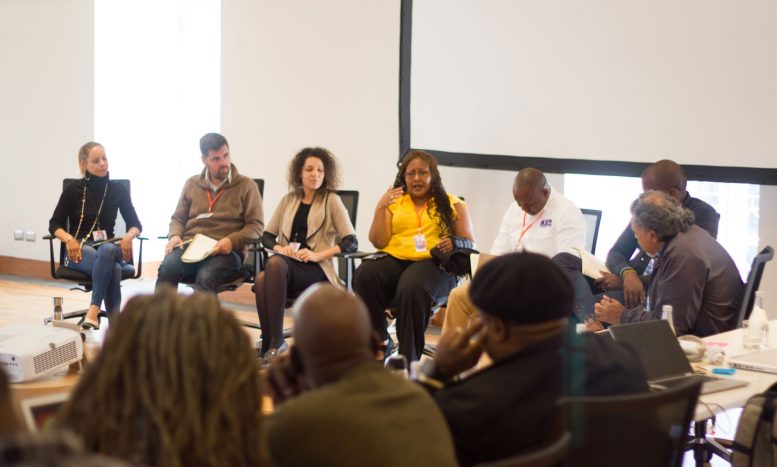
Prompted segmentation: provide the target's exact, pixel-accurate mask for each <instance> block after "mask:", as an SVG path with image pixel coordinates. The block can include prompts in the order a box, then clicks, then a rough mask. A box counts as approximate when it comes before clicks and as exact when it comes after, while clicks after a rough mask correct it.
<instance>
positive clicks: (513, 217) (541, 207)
mask: <svg viewBox="0 0 777 467" xmlns="http://www.w3.org/2000/svg"><path fill="white" fill-rule="evenodd" d="M513 198H515V202H514V203H510V206H509V207H508V208H507V212H505V215H504V217H502V225H501V226H500V227H499V233H498V234H497V236H496V239H495V240H494V245H493V246H492V247H491V251H490V254H492V255H504V254H507V253H513V252H517V251H530V252H532V253H539V254H543V255H545V256H548V257H550V258H552V257H554V256H556V255H557V254H559V253H570V254H575V255H577V252H576V251H575V250H574V249H573V248H575V247H577V248H585V235H586V228H585V220H584V219H583V214H582V213H581V212H580V209H579V208H578V207H577V206H575V205H574V203H572V201H570V200H568V199H567V198H565V197H564V195H562V194H561V193H557V192H556V191H555V190H553V189H551V187H550V186H549V185H548V182H547V180H546V179H545V174H543V173H542V172H541V171H540V170H538V169H533V168H525V169H523V170H521V171H520V172H518V175H516V176H515V181H514V182H513ZM468 290H469V282H467V283H464V284H462V285H460V286H458V287H456V288H455V289H453V290H452V291H451V293H450V295H449V296H448V306H447V310H446V313H445V321H444V322H443V330H442V332H443V333H445V331H446V330H447V329H448V328H453V329H455V328H456V327H459V326H460V327H462V328H464V327H466V326H467V323H468V322H469V320H470V318H472V317H473V316H474V314H475V312H476V308H475V306H474V305H472V302H471V301H470V299H469V294H468Z"/></svg>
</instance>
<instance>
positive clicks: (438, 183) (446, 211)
mask: <svg viewBox="0 0 777 467" xmlns="http://www.w3.org/2000/svg"><path fill="white" fill-rule="evenodd" d="M415 159H421V161H423V162H424V163H426V164H428V165H429V172H431V176H432V181H431V193H432V199H431V203H430V204H429V207H430V208H432V207H434V208H435V209H433V210H432V209H430V210H429V213H430V215H431V216H432V218H433V219H434V220H435V221H436V222H437V225H438V226H440V236H441V237H446V236H448V237H452V236H453V235H455V233H456V229H455V227H454V222H453V206H451V203H450V200H449V199H448V192H447V191H445V187H444V186H443V184H442V178H441V177H440V170H439V169H438V168H437V159H435V158H434V156H433V155H431V154H429V153H428V152H426V151H418V150H414V151H410V152H408V153H407V154H405V157H404V158H403V159H402V162H401V163H400V164H399V171H398V172H397V176H396V178H395V179H394V187H395V188H397V187H406V183H405V172H407V166H408V165H409V164H410V163H411V162H413V161H414V160H415Z"/></svg>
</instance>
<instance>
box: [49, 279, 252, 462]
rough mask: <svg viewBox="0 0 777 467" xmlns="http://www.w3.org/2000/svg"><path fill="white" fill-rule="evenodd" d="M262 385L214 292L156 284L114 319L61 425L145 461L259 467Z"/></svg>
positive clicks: (97, 448)
mask: <svg viewBox="0 0 777 467" xmlns="http://www.w3.org/2000/svg"><path fill="white" fill-rule="evenodd" d="M259 385H260V382H259V367H258V362H257V359H256V353H255V352H254V351H253V349H252V347H251V343H250V341H249V338H248V335H247V334H246V333H245V332H244V331H243V329H242V328H241V327H240V325H239V324H238V322H237V321H236V320H235V319H234V318H233V317H232V315H231V314H230V313H228V312H226V311H224V310H223V309H222V308H221V306H220V305H219V302H218V300H217V299H216V296H215V295H213V294H205V293H201V292H195V293H194V294H193V295H189V296H179V295H177V294H176V293H175V291H174V290H173V289H171V288H169V287H162V288H160V289H159V290H157V292H156V293H155V294H154V295H148V296H139V297H135V298H133V299H131V300H130V301H129V302H128V303H127V306H126V307H125V308H124V311H123V312H122V313H121V314H119V315H118V317H117V318H115V323H114V322H111V329H110V332H109V333H108V335H107V337H106V339H105V343H104V345H103V348H102V350H101V351H100V354H99V355H98V356H97V359H96V360H95V361H94V362H93V363H92V364H91V365H90V366H89V368H88V369H87V371H86V372H85V373H84V375H83V376H82V377H81V379H80V381H79V382H78V385H77V386H76V388H75V390H74V392H73V394H72V396H71V398H70V400H69V401H68V402H67V404H66V405H65V406H64V407H63V408H62V412H61V413H60V415H59V417H58V423H59V425H61V426H62V427H64V428H68V429H70V430H72V431H73V432H75V433H76V434H78V435H80V436H81V437H82V438H83V441H84V446H85V448H86V449H88V450H90V451H94V452H98V453H101V454H105V455H109V456H114V457H118V458H121V459H125V460H129V461H132V462H135V463H138V464H142V465H154V466H159V467H183V466H192V465H197V466H224V465H229V466H232V467H240V466H249V465H250V466H256V465H262V463H263V460H264V454H263V450H262V448H261V446H262V443H261V438H260V434H261V393H260V386H259Z"/></svg>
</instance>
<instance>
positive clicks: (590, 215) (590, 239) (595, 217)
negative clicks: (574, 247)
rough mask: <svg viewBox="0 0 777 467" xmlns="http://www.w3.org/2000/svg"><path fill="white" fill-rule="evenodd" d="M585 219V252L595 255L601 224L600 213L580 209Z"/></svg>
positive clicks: (593, 210) (598, 211) (594, 210)
mask: <svg viewBox="0 0 777 467" xmlns="http://www.w3.org/2000/svg"><path fill="white" fill-rule="evenodd" d="M580 212H582V213H583V219H585V234H586V235H585V241H586V245H585V246H586V250H588V251H589V252H591V254H592V255H595V254H596V240H597V239H598V238H599V225H600V224H601V223H602V211H600V210H598V209H581V210H580Z"/></svg>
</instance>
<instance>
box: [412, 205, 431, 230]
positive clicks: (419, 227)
mask: <svg viewBox="0 0 777 467" xmlns="http://www.w3.org/2000/svg"><path fill="white" fill-rule="evenodd" d="M428 205H429V201H427V202H425V203H424V207H422V208H421V209H420V210H418V211H416V212H415V217H416V218H417V219H418V233H421V216H423V215H424V209H426V207H427V206H428ZM413 208H415V205H414V206H413Z"/></svg>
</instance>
